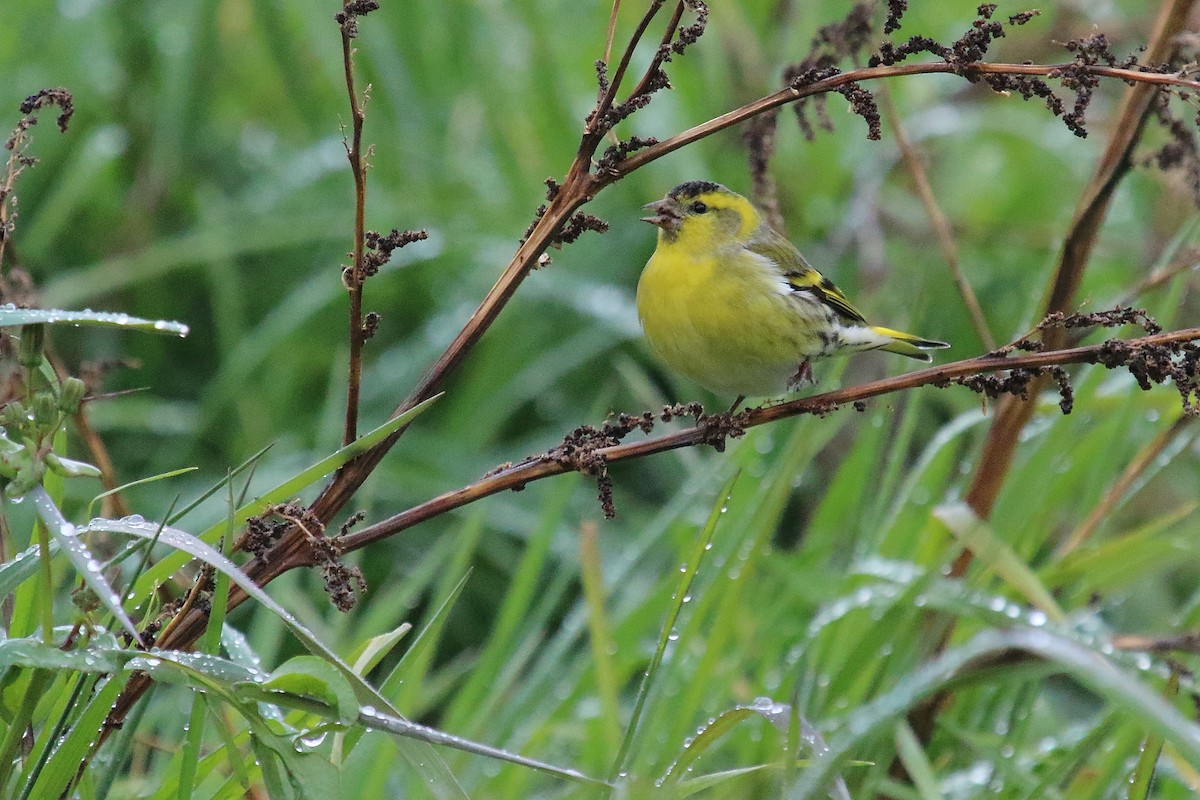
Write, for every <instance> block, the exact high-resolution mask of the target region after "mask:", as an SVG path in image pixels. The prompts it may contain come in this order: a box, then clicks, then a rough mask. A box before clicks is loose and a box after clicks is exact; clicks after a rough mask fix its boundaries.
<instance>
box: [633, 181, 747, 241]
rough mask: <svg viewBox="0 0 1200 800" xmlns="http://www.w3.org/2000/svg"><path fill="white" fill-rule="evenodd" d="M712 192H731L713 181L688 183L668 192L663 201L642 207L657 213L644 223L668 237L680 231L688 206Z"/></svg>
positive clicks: (644, 219)
mask: <svg viewBox="0 0 1200 800" xmlns="http://www.w3.org/2000/svg"><path fill="white" fill-rule="evenodd" d="M710 192H729V190H728V189H726V188H725V187H724V186H722V185H721V184H719V183H713V182H712V181H687V182H685V183H681V184H679V185H678V186H676V187H675V188H674V189H672V190H671V191H669V192H667V196H666V197H664V198H663V199H662V200H655V201H654V202H653V203H647V204H646V205H644V206H642V209H643V210H645V211H653V212H655V214H654V216H652V217H642V221H643V222H649V223H650V224H651V225H655V226H657V227H659V228H662V229H663V231H664V232H665V233H667V234H668V235H672V234H675V233H677V232H678V231H679V226H680V225H682V224H683V217H684V214H685V213H686V211H687V206H688V205H689V203H691V201H693V200H695V199H696V198H697V197H700V196H701V195H703V194H708V193H710Z"/></svg>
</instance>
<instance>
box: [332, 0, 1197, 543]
mask: <svg viewBox="0 0 1200 800" xmlns="http://www.w3.org/2000/svg"><path fill="white" fill-rule="evenodd" d="M643 21H645V20H643ZM647 24H648V23H647ZM644 28H645V26H644V25H643V26H641V27H640V28H639V30H640V31H641V32H644ZM1067 67H1073V68H1077V69H1080V70H1083V71H1086V72H1090V73H1092V74H1095V75H1098V76H1101V77H1109V78H1116V79H1120V80H1126V81H1133V82H1135V83H1142V84H1149V85H1152V86H1178V87H1181V88H1190V89H1192V90H1195V91H1200V82H1197V81H1192V80H1188V79H1186V78H1183V77H1180V76H1177V75H1163V74H1160V73H1153V72H1139V71H1137V70H1131V69H1120V68H1116V67H1074V65H1070V64H1041V65H1039V64H995V63H984V62H978V63H975V64H972V65H971V69H972V70H974V71H976V72H980V73H991V74H1013V75H1041V76H1048V75H1053V74H1055V73H1057V72H1059V71H1061V70H1062V69H1064V68H1067ZM958 69H959V68H958V67H954V66H952V65H950V64H944V63H936V64H897V65H894V66H885V67H864V68H861V69H855V70H850V71H849V72H843V73H840V74H838V75H835V76H832V77H830V78H826V79H824V80H820V81H817V82H815V83H813V84H810V85H808V86H805V87H802V88H799V89H797V88H792V87H789V88H787V89H782V90H780V91H778V92H774V93H772V94H770V95H767V96H765V97H762V98H760V99H758V100H755V101H753V102H751V103H747V104H746V105H744V106H741V107H740V108H737V109H734V110H733V111H730V112H728V113H726V114H722V115H721V116H719V117H715V118H713V119H711V120H709V121H707V122H704V123H701V124H700V125H697V126H695V127H693V128H689V129H688V130H686V131H684V132H682V133H679V134H677V135H675V136H672V137H671V138H669V139H666V140H664V141H662V142H659V143H657V144H654V145H650V146H648V147H646V148H644V149H642V150H639V151H638V152H636V153H634V154H632V155H630V156H628V157H627V158H625V159H624V160H622V161H620V162H619V163H618V164H617V165H616V167H615V168H614V169H612V170H609V171H605V172H601V173H599V174H596V175H593V174H592V173H591V172H590V166H591V158H592V156H593V155H594V154H595V148H596V146H597V145H598V143H599V141H600V138H599V137H598V136H593V137H588V136H587V135H585V137H584V138H585V139H589V138H590V139H591V144H590V146H581V148H580V151H579V152H578V153H577V155H576V158H575V162H574V163H573V164H572V165H571V169H570V170H569V172H568V174H567V177H566V179H565V180H564V181H563V185H562V187H561V189H560V191H559V192H558V194H557V195H556V196H555V198H554V199H553V200H552V201H551V202H550V204H549V206H548V207H547V210H546V212H545V214H543V215H542V217H541V218H540V219H539V220H538V222H537V224H536V225H535V227H534V229H533V231H532V232H531V233H530V235H529V237H528V238H527V239H526V240H525V242H524V243H523V244H522V245H521V247H520V248H519V249H518V250H517V252H516V254H515V255H514V256H513V259H512V260H511V261H510V262H509V264H508V266H507V267H506V268H505V269H504V272H503V273H502V274H501V275H500V277H499V279H498V280H497V281H496V283H495V285H494V286H493V287H492V289H491V291H489V292H488V294H487V296H486V297H485V298H484V299H483V300H482V301H481V302H480V304H479V307H478V308H476V310H475V312H474V313H473V314H472V315H471V318H470V319H469V320H468V321H467V323H466V324H465V325H464V326H463V328H462V330H460V331H459V334H458V336H456V337H455V339H454V341H453V342H451V343H450V345H449V346H448V347H447V348H446V350H445V351H444V352H443V353H442V355H441V356H440V357H439V358H438V360H437V361H436V362H435V363H434V364H433V366H432V367H430V369H429V371H428V372H427V373H426V375H425V378H424V379H423V380H422V381H421V383H420V385H419V386H418V387H417V388H416V389H415V390H414V391H413V392H412V393H411V394H410V395H409V397H408V398H406V399H405V400H404V402H402V403H401V404H400V405H399V406H397V408H396V409H395V411H394V412H393V416H397V415H399V414H402V413H404V412H405V411H407V410H409V409H410V408H412V407H413V406H415V405H416V404H417V403H419V402H421V401H423V400H426V399H428V398H429V397H431V396H432V395H433V394H435V393H436V392H437V391H439V390H440V388H441V387H442V385H443V383H444V381H445V380H446V378H447V377H448V376H449V374H450V373H451V372H452V371H453V370H454V369H455V368H456V367H457V366H458V364H460V363H461V362H462V361H463V359H464V358H465V357H466V355H467V352H468V351H469V350H470V349H471V348H472V347H473V346H474V345H475V343H476V342H477V341H479V338H480V337H481V336H482V335H483V333H484V331H485V330H486V329H487V328H488V327H489V326H490V325H491V323H492V321H493V320H495V318H496V317H497V316H498V315H499V313H500V311H501V310H502V309H503V307H504V305H505V304H507V302H508V300H509V299H510V298H511V297H512V296H513V294H514V293H515V292H516V290H517V287H518V286H519V285H520V284H521V282H522V281H524V279H525V277H526V276H527V275H528V274H529V272H530V271H531V270H532V269H533V267H534V265H535V264H536V263H537V258H538V256H540V255H541V254H542V253H543V252H545V250H546V248H547V247H548V246H549V242H550V239H551V237H552V236H553V235H554V234H555V233H556V232H557V231H559V230H561V228H562V225H563V224H565V223H566V221H567V220H568V219H569V218H570V216H571V214H572V213H574V212H575V210H577V209H578V208H579V207H580V206H581V205H583V204H584V203H586V202H588V201H590V200H591V199H593V198H594V197H595V196H596V195H597V194H598V193H599V192H600V191H601V190H603V189H604V188H605V187H607V186H609V185H611V184H613V183H616V182H617V181H618V180H620V179H621V178H623V177H625V176H626V175H628V174H629V173H631V172H633V171H634V170H636V169H639V168H640V167H643V166H645V165H646V164H649V163H650V162H652V161H656V160H658V159H660V158H662V157H663V156H665V155H668V154H669V153H673V152H674V151H676V150H678V149H680V148H681V147H683V146H685V145H688V144H691V143H692V142H695V141H698V140H700V139H703V138H705V137H707V136H711V135H713V134H714V133H716V132H718V131H721V130H724V129H726V128H728V127H731V126H733V125H736V124H738V123H739V122H744V121H745V120H747V119H750V118H751V117H754V116H756V115H758V114H762V113H765V112H767V111H770V110H771V109H774V108H778V107H779V106H782V105H786V104H787V103H791V102H794V101H796V100H800V99H802V98H804V97H811V96H813V95H817V94H824V93H828V92H832V91H836V90H837V89H838V87H841V86H845V85H846V84H849V83H855V82H857V81H866V80H879V79H886V78H896V77H901V76H905V75H925V74H947V73H951V74H955V73H956V72H957V70H958ZM403 432H404V431H403V429H401V430H400V431H397V433H396V434H395V435H393V436H392V437H391V438H389V439H386V440H384V441H383V442H381V443H380V444H379V445H377V446H376V447H375V448H374V449H372V450H371V451H369V452H368V453H365V454H364V455H363V456H361V457H360V458H359V459H357V460H356V461H353V462H351V464H349V465H347V467H346V468H344V469H343V470H342V471H341V472H339V473H338V476H337V479H336V480H334V481H333V482H332V483H331V484H329V485H328V486H327V487H326V489H325V491H323V492H322V494H321V496H320V497H318V498H317V500H316V502H315V503H314V505H313V510H314V511H315V512H316V513H317V514H318V516H320V517H321V518H322V519H324V520H328V519H330V518H332V516H333V515H334V514H336V513H337V512H338V511H339V510H340V509H341V508H342V507H343V506H344V505H345V504H346V503H347V502H349V500H350V497H351V496H352V495H353V494H354V492H355V491H356V490H357V489H358V487H359V486H360V485H361V484H362V482H363V481H364V480H365V479H366V477H367V475H369V474H370V472H371V470H372V469H374V467H375V465H376V464H378V463H379V460H380V459H382V458H383V456H384V455H385V454H386V453H387V451H388V450H389V449H391V447H392V445H393V444H395V442H396V440H397V439H398V438H399V437H400V436H401V435H402V434H403Z"/></svg>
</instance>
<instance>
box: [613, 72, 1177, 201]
mask: <svg viewBox="0 0 1200 800" xmlns="http://www.w3.org/2000/svg"><path fill="white" fill-rule="evenodd" d="M1072 69H1073V70H1077V71H1079V72H1082V73H1086V74H1089V75H1094V76H1096V77H1098V78H1115V79H1117V80H1122V81H1130V82H1133V83H1135V84H1138V85H1139V86H1143V85H1144V86H1145V87H1147V88H1148V89H1149V90H1150V92H1151V93H1152V92H1153V89H1154V88H1155V87H1162V86H1176V87H1179V88H1181V89H1188V90H1190V91H1193V92H1194V91H1200V81H1194V80H1191V79H1189V78H1184V77H1182V76H1180V75H1174V74H1163V73H1158V72H1140V71H1138V70H1135V69H1122V68H1120V67H1101V66H1082V67H1081V66H1077V65H1074V64H1003V63H992V62H984V61H980V62H976V63H974V64H972V65H971V67H970V70H971V71H972V72H975V73H978V74H980V75H1034V76H1041V77H1052V76H1054V75H1057V74H1059V73H1061V72H1062V71H1063V70H1072ZM960 70H961V68H960V67H957V66H955V65H953V64H945V63H940V62H939V63H934V64H895V65H893V66H888V67H861V68H859V69H852V70H847V71H846V72H841V73H838V74H837V75H834V76H832V77H829V78H825V79H823V80H819V81H815V82H814V83H811V84H808V85H806V86H802V87H791V86H789V87H787V88H786V89H780V90H779V91H777V92H774V93H772V94H769V95H767V96H766V97H761V98H759V99H758V100H755V101H753V102H750V103H747V104H746V105H744V106H741V107H740V108H735V109H734V110H732V111H729V112H727V113H725V114H722V115H721V116H719V117H714V118H713V119H710V120H708V121H707V122H703V123H701V124H699V125H696V126H695V127H693V128H689V129H687V130H686V131H683V132H682V133H678V134H676V135H675V136H672V137H671V138H669V139H664V140H663V141H661V142H659V143H658V144H655V145H652V146H650V147H647V148H645V149H644V150H639V151H638V152H637V153H634V154H633V155H631V156H629V157H628V158H626V159H625V160H624V161H622V162H621V163H620V165H619V166H618V167H617V168H616V169H615V170H614V171H613V173H612V174H611V175H609V176H606V179H604V180H603V184H604V185H608V184H609V183H613V182H615V181H617V180H619V179H620V178H623V177H625V176H626V175H628V174H629V173H631V172H633V171H634V170H636V169H639V168H641V167H644V166H645V165H646V164H649V163H650V162H651V161H657V160H658V159H660V158H662V157H663V156H665V155H666V154H667V153H673V152H674V151H676V150H678V149H679V148H681V147H684V146H685V145H689V144H691V143H692V142H695V141H698V140H700V139H703V138H705V137H706V136H711V135H712V134H714V133H716V132H717V131H721V130H724V129H726V128H728V127H731V126H733V125H737V124H738V123H739V122H745V121H746V120H748V119H750V118H751V117H754V116H757V115H759V114H762V113H763V112H765V111H770V110H771V109H773V108H778V107H779V106H783V105H787V104H788V103H792V102H795V101H796V100H800V99H802V98H805V97H812V96H813V95H817V94H828V93H829V92H832V91H835V90H836V89H838V88H839V87H842V86H846V85H847V84H851V83H860V82H862V81H873V80H880V79H885V78H897V77H900V76H902V75H945V74H958V73H959V71H960Z"/></svg>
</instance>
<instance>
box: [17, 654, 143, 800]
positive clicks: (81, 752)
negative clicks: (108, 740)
mask: <svg viewBox="0 0 1200 800" xmlns="http://www.w3.org/2000/svg"><path fill="white" fill-rule="evenodd" d="M127 680H128V675H125V674H121V673H119V672H118V673H116V674H114V675H112V677H110V678H108V680H106V681H105V682H104V685H103V686H102V687H101V688H100V689H98V690H97V691H96V692H95V693H94V694H93V695H92V696H91V698H90V699H89V700H88V701H87V706H86V708H84V710H83V713H82V714H81V715H80V716H79V717H78V718H77V719H76V720H75V721H74V724H72V725H71V727H70V730H69V731H68V733H67V735H66V736H65V737H63V739H62V741H61V743H60V744H59V745H58V746H57V747H56V748H55V749H54V752H53V754H52V755H51V756H50V760H49V761H47V762H46V767H45V768H44V769H43V770H42V772H41V774H40V775H39V776H38V780H37V782H36V783H35V784H34V785H33V791H32V792H31V793H30V797H59V796H61V795H62V794H63V792H64V791H66V789H67V786H68V785H70V783H71V782H72V781H73V780H74V779H75V776H76V774H77V773H78V771H79V769H80V768H81V767H82V766H83V765H84V764H85V763H86V762H87V759H88V757H89V755H90V753H91V751H92V748H93V747H94V745H95V742H96V739H97V737H98V736H99V733H100V729H101V728H102V727H103V726H104V720H105V719H107V718H108V712H109V711H111V710H112V706H113V703H114V702H116V699H117V695H119V694H120V693H121V690H122V689H123V688H125V682H126V681H127Z"/></svg>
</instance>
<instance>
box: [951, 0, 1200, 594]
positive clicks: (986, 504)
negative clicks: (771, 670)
mask: <svg viewBox="0 0 1200 800" xmlns="http://www.w3.org/2000/svg"><path fill="white" fill-rule="evenodd" d="M1192 5H1193V2H1192V0H1164V2H1163V5H1162V8H1161V10H1160V13H1159V18H1158V22H1157V24H1156V25H1155V31H1154V35H1153V36H1152V37H1151V39H1150V44H1149V47H1148V48H1147V53H1146V58H1147V60H1148V61H1150V62H1152V63H1159V62H1164V61H1166V60H1167V57H1168V56H1169V55H1170V53H1171V51H1172V49H1173V48H1174V44H1173V40H1174V38H1175V36H1176V35H1177V34H1178V33H1179V32H1180V31H1182V30H1183V28H1184V24H1185V22H1186V20H1187V16H1188V13H1189V11H1190V9H1191V7H1192ZM1096 69H1100V68H1096ZM1104 69H1113V68H1111V67H1106V68H1104ZM1120 71H1121V72H1128V71H1129V70H1120ZM1094 74H1097V75H1100V74H1103V73H1101V72H1095V73H1094ZM1159 77H1160V78H1164V79H1170V80H1180V79H1181V78H1180V77H1179V76H1171V75H1160V76H1159ZM1189 83H1191V81H1189ZM1162 85H1178V84H1170V83H1169V82H1168V83H1166V84H1164V83H1162V82H1159V81H1142V82H1140V83H1138V84H1136V85H1134V86H1131V87H1130V88H1129V89H1128V90H1127V91H1126V92H1125V97H1124V98H1123V100H1122V101H1121V108H1120V111H1119V113H1118V114H1117V118H1116V120H1117V121H1116V124H1115V126H1114V128H1113V131H1114V133H1113V136H1112V138H1111V139H1110V140H1109V143H1108V146H1107V147H1106V148H1105V151H1104V155H1103V156H1102V157H1101V159H1100V163H1099V164H1098V165H1097V168H1096V174H1095V175H1094V176H1093V178H1092V181H1091V183H1090V184H1088V187H1087V189H1085V190H1084V193H1083V196H1082V198H1081V199H1080V203H1079V207H1078V210H1077V211H1076V213H1075V219H1074V220H1073V221H1072V223H1071V226H1070V228H1069V229H1068V233H1067V236H1066V239H1065V240H1064V242H1063V247H1062V251H1061V253H1060V254H1059V263H1058V269H1057V270H1056V272H1055V275H1054V279H1053V282H1052V284H1051V288H1050V291H1049V298H1048V299H1047V301H1046V307H1045V309H1044V310H1043V314H1045V313H1049V312H1052V311H1061V312H1063V313H1066V312H1068V311H1070V310H1071V304H1072V301H1073V298H1074V296H1075V291H1076V289H1077V288H1078V286H1079V283H1080V281H1081V280H1082V277H1083V272H1084V269H1085V268H1086V267H1087V262H1088V259H1089V258H1090V256H1091V252H1092V245H1093V244H1094V243H1095V241H1096V237H1097V236H1098V235H1099V233H1100V227H1101V224H1102V223H1103V221H1104V218H1105V216H1106V214H1107V212H1108V202H1109V199H1110V198H1111V197H1112V194H1113V192H1114V191H1115V190H1116V186H1117V183H1118V182H1119V181H1120V179H1121V178H1122V177H1123V176H1124V175H1125V174H1126V172H1128V170H1129V165H1130V159H1129V156H1130V154H1131V153H1132V151H1133V147H1134V145H1135V144H1136V142H1137V141H1138V139H1139V138H1140V137H1141V131H1142V128H1143V125H1144V123H1145V120H1146V117H1147V115H1148V113H1149V111H1150V101H1151V100H1152V99H1153V98H1154V96H1155V94H1156V93H1157V92H1156V91H1155V86H1162ZM1063 333H1064V332H1063V331H1049V332H1048V333H1047V336H1046V340H1045V341H1046V343H1047V344H1048V345H1049V346H1051V347H1058V346H1061V345H1062V343H1063V341H1064V339H1063V338H1062V336H1063ZM1032 413H1033V409H1032V408H1031V407H1030V406H1029V405H1028V404H1026V403H1022V402H1021V401H1019V400H1016V399H1013V398H1005V399H1004V400H1003V401H1002V402H1001V403H1000V407H999V409H998V410H997V413H996V420H995V422H993V423H992V427H991V429H990V430H989V431H988V437H987V440H986V441H985V443H984V447H983V452H982V454H981V455H980V459H979V469H978V471H977V472H976V473H975V475H974V478H973V480H972V482H971V486H970V488H969V489H968V491H967V496H966V501H967V503H968V505H970V506H971V508H972V509H974V510H975V513H976V514H978V515H979V517H980V518H981V519H986V518H987V517H988V516H989V515H990V514H991V510H992V506H993V504H994V503H995V502H996V497H997V496H998V495H999V493H1000V487H1001V485H1002V484H1003V483H1004V479H1005V477H1006V476H1007V474H1008V468H1009V465H1010V464H1011V463H1012V458H1013V454H1014V453H1015V451H1016V444H1017V440H1018V438H1019V434H1020V432H1021V430H1022V429H1023V428H1024V427H1025V423H1026V422H1027V421H1028V419H1029V417H1030V415H1031V414H1032ZM966 553H969V551H964V554H966ZM966 557H967V558H969V556H966ZM965 568H966V564H962V565H956V570H965ZM955 574H959V575H961V574H962V572H961V571H957V572H956V573H955Z"/></svg>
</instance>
